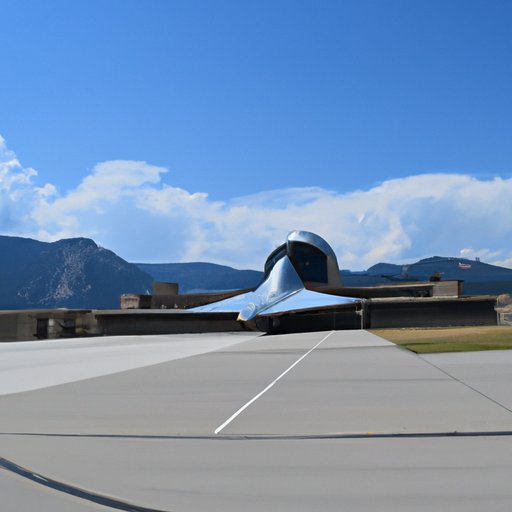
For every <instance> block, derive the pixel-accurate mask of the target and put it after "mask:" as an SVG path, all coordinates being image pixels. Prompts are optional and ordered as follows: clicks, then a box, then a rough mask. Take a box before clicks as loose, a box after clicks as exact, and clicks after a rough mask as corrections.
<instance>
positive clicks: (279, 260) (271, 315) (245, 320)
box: [187, 231, 364, 332]
mask: <svg viewBox="0 0 512 512" xmlns="http://www.w3.org/2000/svg"><path fill="white" fill-rule="evenodd" d="M341 286H342V283H341V278H340V272H339V267H338V260H337V258H336V254H335V253H334V251H333V249H332V248H331V246H330V245H329V244H328V243H327V242H326V241H325V240H324V239H323V238H322V237H320V236H319V235H317V234H315V233H311V232H309V231H292V232H290V233H289V234H288V236H287V237H286V240H285V242H284V243H283V244H281V245H280V246H279V247H277V249H275V250H274V251H272V252H271V253H270V255H269V256H268V258H267V260H266V262H265V266H264V277H263V281H262V283H261V284H260V285H259V286H258V287H257V288H256V289H255V290H254V291H250V292H246V293H241V294H239V295H236V296H234V297H230V298H227V299H224V300H220V301H218V302H213V303H210V304H206V305H203V306H198V307H194V308H190V309H188V310H187V312H190V313H212V314H214V313H238V318H237V320H238V322H240V323H241V324H242V325H243V326H244V328H246V329H250V330H260V331H264V332H277V331H279V330H280V329H279V328H280V324H281V323H282V320H283V319H284V318H285V317H289V316H290V315H294V316H293V318H292V319H291V321H292V323H293V322H295V323H297V321H298V320H300V317H301V316H302V317H304V315H308V322H307V323H308V324H310V325H311V326H312V329H313V330H314V329H316V328H317V327H318V321H319V320H322V321H321V323H322V324H325V323H326V322H327V326H330V325H331V323H332V326H333V328H335V327H336V318H335V315H334V313H336V312H338V313H341V316H344V317H345V318H346V317H347V313H348V311H346V310H349V311H350V316H351V317H353V316H354V313H358V307H359V311H361V310H362V304H363V302H364V299H362V298H358V297H346V296H343V295H340V289H341ZM359 314H360V313H359ZM297 315H298V316H297ZM322 315H323V317H322ZM326 315H327V318H325V317H326ZM339 316H340V314H338V317H339ZM312 319H313V321H312ZM314 320H316V322H315V321H314ZM354 322H356V321H355V320H351V323H354ZM285 323H287V325H288V326H287V327H285V330H286V332H289V331H290V326H289V324H290V321H289V318H288V322H285ZM302 323H304V322H302ZM338 323H339V322H338ZM298 330H300V331H303V330H305V329H304V328H303V327H299V328H298ZM307 330H309V329H307Z"/></svg>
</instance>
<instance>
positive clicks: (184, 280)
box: [135, 262, 263, 293]
mask: <svg viewBox="0 0 512 512" xmlns="http://www.w3.org/2000/svg"><path fill="white" fill-rule="evenodd" d="M135 265H136V266H137V267H138V268H140V269H141V270H142V271H144V272H146V273H147V274H149V275H150V276H152V277H153V278H154V279H155V281H163V282H169V283H178V284H179V285H180V288H179V291H180V293H194V292H200V291H218V290H236V289H242V288H252V287H256V286H258V284H259V283H260V282H261V279H262V278H263V272H258V271H256V270H237V269H234V268H231V267H227V266H225V265H217V264H215V263H204V262H195V263H135Z"/></svg>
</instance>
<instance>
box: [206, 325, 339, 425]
mask: <svg viewBox="0 0 512 512" xmlns="http://www.w3.org/2000/svg"><path fill="white" fill-rule="evenodd" d="M333 332H334V331H331V332H330V333H329V334H328V335H327V336H324V337H323V338H322V339H321V340H320V341H319V342H318V343H317V344H316V345H315V346H314V347H312V348H310V349H309V350H308V351H307V352H306V353H305V354H303V355H302V356H301V357H299V359H297V361H295V362H294V363H293V364H292V365H291V366H290V367H289V368H287V369H286V370H285V371H284V372H283V373H281V375H279V377H277V378H276V379H274V380H273V381H272V382H271V383H270V384H269V385H268V386H267V387H266V388H265V389H264V390H263V391H260V392H259V393H258V394H257V395H256V396H255V397H253V398H251V399H250V400H249V401H248V402H247V403H246V404H245V405H243V406H242V407H240V409H238V411H236V412H235V413H234V414H233V415H232V416H230V417H229V418H228V419H227V420H226V421H225V422H224V423H223V424H222V425H220V426H219V427H217V428H216V429H215V431H214V433H215V434H218V433H219V432H220V431H221V430H223V429H224V428H225V427H227V426H228V425H229V424H230V423H231V422H232V421H233V420H234V419H235V418H236V417H237V416H238V415H239V414H241V413H242V412H244V411H245V409H247V407H249V406H250V405H251V404H253V403H254V402H256V400H258V398H259V397H260V396H262V395H263V394H265V393H266V392H267V391H268V390H269V389H270V388H271V387H272V386H273V385H274V384H275V383H276V382H278V381H279V380H280V379H282V378H283V377H284V376H285V375H286V374H287V373H288V372H289V371H290V370H291V369H292V368H295V366H297V365H298V364H299V363H300V362H301V361H302V360H303V359H304V358H305V357H307V356H308V355H309V354H311V352H313V350H315V348H317V347H318V346H320V344H321V343H323V342H324V341H325V340H326V339H327V338H328V337H329V336H330V335H331V334H332V333H333Z"/></svg>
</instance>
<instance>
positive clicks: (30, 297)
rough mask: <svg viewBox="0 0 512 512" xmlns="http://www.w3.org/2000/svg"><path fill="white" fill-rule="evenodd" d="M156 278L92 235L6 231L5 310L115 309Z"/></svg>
mask: <svg viewBox="0 0 512 512" xmlns="http://www.w3.org/2000/svg"><path fill="white" fill-rule="evenodd" d="M152 282H153V278H152V277H150V276H149V275H148V274H146V273H144V272H143V271H142V270H140V269H139V268H138V267H137V266H135V265H132V264H131V263H128V262H127V261H125V260H123V259H122V258H120V257H119V256H117V255H116V254H114V253H113V252H112V251H109V250H107V249H104V248H102V247H99V246H98V245H96V243H95V242H93V241H92V240H90V239H88V238H71V239H67V240H60V241H58V242H53V243H48V242H39V241H37V240H32V239H30V238H18V237H10V236H0V309H32V308H55V307H65V308H92V307H94V308H112V307H119V297H120V295H121V294H122V293H124V292H126V291H131V292H134V293H149V291H150V290H151V284H152Z"/></svg>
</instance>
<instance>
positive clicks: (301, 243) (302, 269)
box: [265, 231, 341, 287]
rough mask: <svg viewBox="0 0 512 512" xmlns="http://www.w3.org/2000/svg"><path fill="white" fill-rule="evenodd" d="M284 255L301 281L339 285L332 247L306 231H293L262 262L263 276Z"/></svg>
mask: <svg viewBox="0 0 512 512" xmlns="http://www.w3.org/2000/svg"><path fill="white" fill-rule="evenodd" d="M285 256H287V257H288V258H289V260H290V262H291V263H292V265H293V267H294V269H295V271H296V272H297V274H298V275H299V277H300V278H301V280H302V282H303V283H308V284H311V285H313V286H316V287H337V286H341V278H340V272H339V267H338V260H337V259H336V255H335V254H334V251H333V250H332V248H331V246H330V245H329V244H328V243H327V242H326V241H325V240H324V239H323V238H321V237H320V236H318V235H316V234H314V233H310V232H308V231H292V232H291V233H289V234H288V236H287V238H286V242H285V243H284V244H282V245H280V246H279V247H278V248H277V249H275V250H274V251H273V252H272V253H271V254H270V256H269V257H268V258H267V261H266V262H265V279H266V278H267V277H268V276H269V274H270V272H271V271H272V269H273V268H274V265H275V264H276V263H277V262H278V261H279V260H280V259H281V258H284V257H285Z"/></svg>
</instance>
